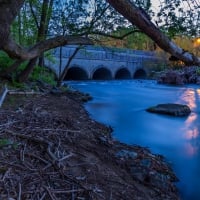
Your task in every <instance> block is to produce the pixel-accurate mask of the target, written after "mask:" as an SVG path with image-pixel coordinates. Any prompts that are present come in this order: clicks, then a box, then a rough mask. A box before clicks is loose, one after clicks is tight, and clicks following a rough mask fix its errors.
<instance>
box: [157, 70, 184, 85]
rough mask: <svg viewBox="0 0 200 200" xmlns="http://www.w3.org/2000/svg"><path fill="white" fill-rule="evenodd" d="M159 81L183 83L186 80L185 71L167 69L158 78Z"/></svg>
mask: <svg viewBox="0 0 200 200" xmlns="http://www.w3.org/2000/svg"><path fill="white" fill-rule="evenodd" d="M157 81H158V83H162V84H163V83H164V84H173V85H183V84H184V82H185V76H184V73H181V72H177V71H171V70H170V71H167V72H166V73H164V74H162V75H161V76H160V77H159V78H158V80H157Z"/></svg>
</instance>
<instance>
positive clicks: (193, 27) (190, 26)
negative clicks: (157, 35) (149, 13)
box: [157, 0, 200, 37]
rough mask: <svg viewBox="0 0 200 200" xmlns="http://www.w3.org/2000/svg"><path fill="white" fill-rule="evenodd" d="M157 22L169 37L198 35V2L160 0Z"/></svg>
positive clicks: (199, 6)
mask: <svg viewBox="0 0 200 200" xmlns="http://www.w3.org/2000/svg"><path fill="white" fill-rule="evenodd" d="M160 2H161V3H160V10H159V12H158V14H157V19H158V20H157V23H158V24H159V25H160V28H161V29H162V30H163V31H165V32H166V33H167V34H168V35H169V36H170V37H174V36H176V35H188V36H198V35H200V20H199V19H200V2H199V1H195V0H161V1H160Z"/></svg>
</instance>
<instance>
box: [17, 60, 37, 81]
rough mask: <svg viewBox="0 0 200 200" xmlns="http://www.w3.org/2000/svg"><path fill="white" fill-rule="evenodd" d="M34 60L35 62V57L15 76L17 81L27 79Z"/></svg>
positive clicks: (34, 62)
mask: <svg viewBox="0 0 200 200" xmlns="http://www.w3.org/2000/svg"><path fill="white" fill-rule="evenodd" d="M36 62H37V57H36V58H33V59H31V60H30V61H29V62H28V64H27V67H26V68H25V69H24V70H23V71H22V73H21V74H20V75H19V77H17V80H18V81H19V82H25V81H26V80H27V79H28V77H29V75H30V74H31V72H32V71H33V69H34V67H35V64H36Z"/></svg>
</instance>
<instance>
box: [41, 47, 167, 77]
mask: <svg viewBox="0 0 200 200" xmlns="http://www.w3.org/2000/svg"><path fill="white" fill-rule="evenodd" d="M76 48H77V46H75V45H69V46H63V47H59V48H56V49H54V50H53V60H54V61H53V62H52V61H50V60H48V59H45V66H46V67H48V68H50V69H51V70H53V72H54V73H55V74H56V76H57V77H60V75H61V74H62V72H63V70H64V69H65V68H66V65H67V63H68V60H69V58H70V57H71V56H72V55H73V53H74V51H75V49H76ZM163 62H164V58H163V57H159V56H158V55H156V53H155V52H151V51H138V50H130V49H118V48H108V47H99V46H84V47H83V48H81V49H80V50H79V51H78V52H77V54H76V55H75V57H74V58H73V59H72V61H71V63H70V65H69V66H68V69H67V74H66V77H65V79H64V80H89V79H96V80H112V79H133V78H145V77H146V76H148V74H149V72H150V71H151V69H152V68H153V66H157V65H160V64H161V63H163Z"/></svg>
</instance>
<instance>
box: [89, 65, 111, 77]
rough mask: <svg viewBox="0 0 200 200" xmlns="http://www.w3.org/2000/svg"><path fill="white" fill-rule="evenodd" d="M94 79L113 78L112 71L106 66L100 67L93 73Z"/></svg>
mask: <svg viewBox="0 0 200 200" xmlns="http://www.w3.org/2000/svg"><path fill="white" fill-rule="evenodd" d="M92 79H95V80H111V79H112V73H111V71H110V70H109V69H107V68H106V67H104V66H101V67H98V68H97V69H96V70H95V71H94V72H93V74H92Z"/></svg>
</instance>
